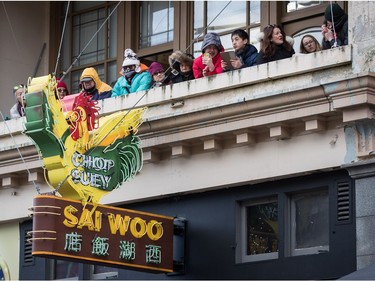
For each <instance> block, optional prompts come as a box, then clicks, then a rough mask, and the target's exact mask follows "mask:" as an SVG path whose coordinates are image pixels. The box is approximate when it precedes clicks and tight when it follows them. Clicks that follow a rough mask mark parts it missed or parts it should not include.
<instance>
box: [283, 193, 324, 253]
mask: <svg viewBox="0 0 375 281" xmlns="http://www.w3.org/2000/svg"><path fill="white" fill-rule="evenodd" d="M323 193H324V194H326V195H327V201H328V214H327V218H328V230H327V235H328V245H324V246H314V247H309V248H301V249H297V248H296V229H297V225H296V220H295V218H296V207H295V201H296V199H300V198H305V197H306V196H307V195H319V194H323ZM329 198H330V195H329V188H328V186H326V187H319V188H314V189H312V190H308V191H303V192H295V193H292V194H289V196H287V201H288V213H289V215H288V216H287V217H288V218H289V219H288V221H287V222H286V225H288V226H289V227H286V229H285V230H286V231H287V232H289V233H287V235H286V237H290V239H288V240H287V241H286V242H287V243H285V247H287V249H286V251H285V253H288V255H287V256H303V255H314V254H320V253H328V252H329V249H330V245H329V243H330V239H329V233H330V231H329V228H330V224H331V222H330V208H329Z"/></svg>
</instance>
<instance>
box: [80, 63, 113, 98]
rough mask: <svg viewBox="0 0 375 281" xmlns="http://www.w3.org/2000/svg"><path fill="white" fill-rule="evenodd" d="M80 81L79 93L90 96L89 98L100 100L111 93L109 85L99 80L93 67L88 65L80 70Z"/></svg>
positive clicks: (108, 96)
mask: <svg viewBox="0 0 375 281" xmlns="http://www.w3.org/2000/svg"><path fill="white" fill-rule="evenodd" d="M80 82H81V83H82V91H81V94H83V95H86V96H91V100H102V99H106V98H110V97H111V95H112V88H111V86H109V85H107V84H106V83H104V82H103V81H101V80H100V78H99V75H98V73H97V72H96V70H95V68H93V67H88V68H85V69H84V70H83V72H82V75H81V78H80Z"/></svg>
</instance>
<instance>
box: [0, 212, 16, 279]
mask: <svg viewBox="0 0 375 281" xmlns="http://www.w3.org/2000/svg"><path fill="white" fill-rule="evenodd" d="M2 210H3V212H4V211H7V210H8V211H9V209H5V208H3V209H2ZM19 255H20V234H19V223H18V222H7V223H5V224H0V256H1V257H2V258H3V260H4V261H5V262H6V263H7V265H8V267H9V272H10V277H11V279H12V280H18V265H19Z"/></svg>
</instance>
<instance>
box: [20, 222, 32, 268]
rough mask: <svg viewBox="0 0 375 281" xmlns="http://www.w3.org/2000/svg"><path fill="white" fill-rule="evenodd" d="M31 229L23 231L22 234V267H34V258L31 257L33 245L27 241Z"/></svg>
mask: <svg viewBox="0 0 375 281" xmlns="http://www.w3.org/2000/svg"><path fill="white" fill-rule="evenodd" d="M30 231H31V229H29V230H25V233H24V236H23V237H24V239H23V243H24V253H23V266H29V265H34V257H33V255H32V246H33V244H32V243H31V242H30V240H28V239H29V238H30V235H29V234H28V232H30Z"/></svg>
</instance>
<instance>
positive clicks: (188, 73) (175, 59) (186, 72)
mask: <svg viewBox="0 0 375 281" xmlns="http://www.w3.org/2000/svg"><path fill="white" fill-rule="evenodd" d="M168 61H169V66H170V68H171V69H172V72H171V74H170V79H171V83H172V84H176V83H180V82H184V81H189V80H192V79H194V74H193V62H194V57H193V56H192V55H191V54H187V53H183V52H181V51H179V50H178V51H175V52H174V53H172V54H171V55H170V56H169V57H168Z"/></svg>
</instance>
